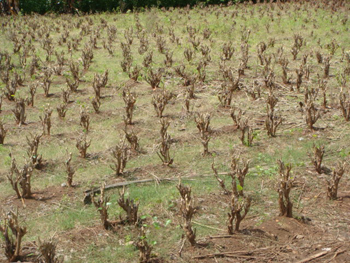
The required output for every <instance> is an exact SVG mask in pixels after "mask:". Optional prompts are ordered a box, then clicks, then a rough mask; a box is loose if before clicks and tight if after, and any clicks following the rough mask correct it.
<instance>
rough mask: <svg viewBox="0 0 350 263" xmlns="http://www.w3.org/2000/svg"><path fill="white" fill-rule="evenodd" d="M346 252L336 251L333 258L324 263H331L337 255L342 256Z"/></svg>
mask: <svg viewBox="0 0 350 263" xmlns="http://www.w3.org/2000/svg"><path fill="white" fill-rule="evenodd" d="M346 251H347V250H346V249H344V250H341V251H337V252H336V253H334V256H333V257H332V258H331V259H330V260H328V261H327V262H326V263H329V262H332V261H333V260H334V259H335V258H336V257H337V256H338V255H340V254H343V253H344V252H346Z"/></svg>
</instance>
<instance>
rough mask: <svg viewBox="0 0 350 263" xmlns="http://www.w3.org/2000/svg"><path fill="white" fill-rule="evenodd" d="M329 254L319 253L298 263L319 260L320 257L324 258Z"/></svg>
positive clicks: (325, 252)
mask: <svg viewBox="0 0 350 263" xmlns="http://www.w3.org/2000/svg"><path fill="white" fill-rule="evenodd" d="M327 253H328V251H322V252H319V253H317V254H315V255H312V256H310V257H307V258H304V259H303V260H300V261H298V262H297V263H305V262H309V261H311V260H313V259H315V258H319V257H323V256H324V255H326V254H327Z"/></svg>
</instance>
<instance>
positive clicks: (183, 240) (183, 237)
mask: <svg viewBox="0 0 350 263" xmlns="http://www.w3.org/2000/svg"><path fill="white" fill-rule="evenodd" d="M181 242H182V244H181V247H180V249H179V252H178V253H179V257H181V253H182V250H183V248H184V245H185V242H186V238H185V236H184V235H182V237H181Z"/></svg>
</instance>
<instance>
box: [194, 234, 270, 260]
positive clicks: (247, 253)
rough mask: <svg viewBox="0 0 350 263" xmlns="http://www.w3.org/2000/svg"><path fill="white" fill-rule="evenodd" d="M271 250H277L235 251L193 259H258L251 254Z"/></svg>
mask: <svg viewBox="0 0 350 263" xmlns="http://www.w3.org/2000/svg"><path fill="white" fill-rule="evenodd" d="M231 237H232V236H231ZM271 248H275V246H270V247H263V248H257V249H254V250H250V251H249V250H241V251H233V252H222V253H213V254H206V255H202V256H196V257H193V259H205V258H214V257H239V258H252V259H256V256H254V257H252V256H251V254H253V253H254V252H259V251H261V250H268V249H271ZM237 254H242V255H237Z"/></svg>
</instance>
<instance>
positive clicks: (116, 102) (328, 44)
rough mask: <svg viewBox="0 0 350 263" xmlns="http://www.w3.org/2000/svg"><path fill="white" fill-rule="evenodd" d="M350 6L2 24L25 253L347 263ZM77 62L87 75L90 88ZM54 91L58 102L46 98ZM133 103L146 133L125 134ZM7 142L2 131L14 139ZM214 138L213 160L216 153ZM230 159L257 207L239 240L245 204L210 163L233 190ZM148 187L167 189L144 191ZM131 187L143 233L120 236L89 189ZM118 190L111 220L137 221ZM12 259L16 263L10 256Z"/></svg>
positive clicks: (0, 185)
mask: <svg viewBox="0 0 350 263" xmlns="http://www.w3.org/2000/svg"><path fill="white" fill-rule="evenodd" d="M349 9H350V4H349V3H348V2H345V1H344V2H342V1H334V2H330V3H328V2H327V1H324V2H322V1H313V2H312V1H311V2H303V1H300V2H298V3H283V4H281V3H271V4H254V5H253V4H247V3H246V4H237V5H232V6H228V7H220V6H210V7H194V8H193V9H171V10H159V9H150V10H147V11H145V12H142V13H126V14H111V13H105V14H95V15H86V16H71V15H54V14H52V15H47V16H17V17H1V18H0V20H1V24H2V31H1V33H0V39H1V42H2V44H1V50H0V55H1V59H0V70H1V79H2V82H1V86H0V89H1V90H2V92H1V93H3V95H2V97H1V98H2V100H0V102H2V103H0V105H1V106H0V120H1V123H2V124H3V130H6V131H7V133H6V136H5V138H4V143H3V144H0V202H1V210H2V212H3V216H2V218H3V219H5V217H6V214H7V213H8V212H9V211H16V209H18V214H19V222H20V224H21V225H24V226H26V227H27V234H26V235H25V236H24V237H23V247H24V248H23V251H22V256H23V255H25V254H26V253H27V254H28V253H31V255H30V256H31V257H32V258H31V260H34V259H33V254H36V253H37V252H33V251H37V249H36V247H37V245H38V240H39V239H40V240H41V241H44V240H50V239H51V240H53V241H54V242H57V249H56V254H57V255H58V256H59V257H61V258H62V259H63V260H64V261H65V262H138V261H142V260H141V259H140V258H139V250H138V249H137V243H138V242H140V240H141V241H144V240H146V241H147V242H148V244H149V245H151V246H152V247H153V250H152V253H151V254H152V255H151V258H150V259H148V261H147V260H146V261H143V262H172V261H173V262H197V261H198V262H214V261H215V262H231V260H234V261H235V262H236V261H237V262H243V261H253V262H297V261H298V260H302V259H308V258H309V257H311V258H310V259H309V261H310V262H324V261H327V260H330V261H329V262H346V258H348V257H349V256H350V254H349V251H350V250H349V249H350V247H349V245H348V244H349V241H350V237H349V231H350V229H349V220H348V218H349V206H350V195H349V193H350V183H349V173H348V171H349V165H348V163H349V155H350V143H349V139H350V134H349V132H348V131H349V128H350V125H349V121H347V120H346V115H347V114H349V111H350V106H349V105H350V93H349V74H350V38H349V37H348V36H349V28H350V21H348V16H349V15H348V14H349ZM18 49H19V50H18ZM230 52H231V54H230ZM89 56H90V59H89ZM150 57H152V60H151V61H150V60H149V58H150ZM147 58H148V60H149V61H147ZM167 58H168V59H167ZM36 61H37V63H35V62H36ZM60 61H61V62H60ZM74 63H75V64H74ZM73 65H78V70H77V73H78V75H79V76H78V77H76V78H74V76H73V75H74V74H73V73H74V72H73V71H74V70H72V66H73ZM84 65H85V68H84ZM138 70H139V73H138V74H134V75H133V73H135V72H136V73H137V71H138ZM106 71H108V79H107V82H106V83H105V85H100V87H101V88H100V95H98V94H97V93H96V92H95V89H94V86H95V87H96V85H97V82H96V81H95V79H96V78H97V77H101V78H102V77H103V74H104V73H105V72H106ZM158 71H159V85H155V86H154V87H153V88H152V86H151V85H150V84H149V82H150V79H152V73H154V74H155V75H157V74H156V73H157V72H158ZM21 79H22V81H21ZM153 80H154V81H156V77H154V78H153ZM67 81H68V82H74V81H77V82H78V88H77V90H76V91H71V92H70V95H69V99H68V100H67V102H64V100H63V95H62V94H63V91H70V90H71V89H70V87H69V85H67ZM48 84H50V88H49V91H48V94H47V95H46V94H45V92H44V89H43V86H44V85H48ZM34 86H37V89H36V92H35V95H34V105H30V98H31V96H30V92H29V91H30V87H34ZM97 86H98V85H97ZM11 89H12V91H13V89H14V90H15V91H14V92H13V93H11ZM128 92H130V94H129V95H130V96H134V97H135V98H136V102H135V103H134V107H131V108H132V109H133V119H132V124H127V125H126V124H125V121H124V120H125V119H126V114H127V113H126V105H125V100H127V98H126V96H125V94H128ZM165 93H169V94H171V95H170V96H169V97H170V99H169V101H166V102H164V99H163V102H162V103H163V104H164V105H165V110H164V112H163V117H162V118H160V117H159V116H157V113H156V110H155V106H154V105H153V104H154V102H155V100H156V97H157V96H158V97H159V98H162V96H164V94H165ZM123 94H124V96H123ZM340 98H343V99H342V101H343V107H342V104H341V103H340ZM230 99H231V100H232V101H231V102H228V101H229V100H230ZM273 99H275V100H276V101H275V102H276V105H275V106H274V107H272V109H271V106H269V104H268V101H271V100H273ZM21 100H22V101H24V104H25V105H26V106H25V115H26V119H25V120H23V123H22V124H19V123H18V121H16V118H15V115H14V113H13V111H15V109H16V105H17V109H18V107H19V106H18V105H19V103H20V101H21ZM93 101H98V103H99V110H94V107H93V105H92V102H93ZM59 106H64V107H66V109H67V112H66V116H65V117H59V115H58V112H57V111H56V108H57V107H59ZM342 108H343V109H344V110H342ZM50 109H51V110H52V115H51V117H50V120H51V125H52V128H51V132H50V135H48V134H47V132H46V133H44V134H43V135H42V136H41V137H40V143H39V148H38V154H36V155H35V156H34V155H33V154H31V153H28V148H29V145H28V142H27V140H28V141H32V139H31V138H32V136H34V135H40V134H42V133H43V130H44V128H43V125H42V121H41V119H44V115H45V112H48V111H50ZM233 110H234V113H233ZM239 111H241V112H242V117H241V121H238V122H237V123H235V122H234V121H233V119H232V117H231V114H233V115H234V116H235V117H236V118H239V114H238V113H239ZM268 113H269V114H272V116H271V115H270V117H271V118H268V115H267V114H268ZM83 114H87V115H88V116H89V120H90V126H89V129H88V130H87V128H86V127H83V126H82V125H81V118H82V115H83ZM201 114H202V115H203V114H204V115H205V114H207V116H209V115H210V125H209V126H210V128H209V129H208V130H206V131H204V132H203V133H202V137H201V133H200V132H199V130H198V129H197V123H196V121H195V120H196V119H198V117H199V116H201ZM204 115H203V116H204ZM308 116H309V117H308ZM161 119H163V120H167V121H169V123H170V125H169V128H168V129H167V134H168V135H169V136H170V138H169V137H167V136H165V137H164V136H163V139H162V137H161V131H160V130H161V121H160V120H161ZM267 119H270V121H271V122H272V125H277V129H276V130H275V133H274V132H272V133H273V134H272V135H273V136H271V134H268V132H267V127H266V122H267ZM310 119H311V120H310ZM280 120H281V121H282V122H281V124H280V125H278V123H279V121H280ZM348 120H349V117H348ZM245 121H246V122H245ZM19 122H21V121H19ZM270 124H271V123H270ZM245 126H246V127H245ZM0 128H1V125H0ZM123 130H126V131H127V132H128V133H130V132H131V131H133V133H134V134H135V135H137V137H138V140H139V146H140V147H139V149H138V150H133V149H131V146H130V144H129V143H128V141H127V140H126V139H125V132H124V131H123ZM243 131H244V132H249V133H250V134H251V139H252V141H251V142H250V143H249V142H248V140H247V139H244V140H243V141H241V139H240V138H241V135H242V132H243ZM1 134H2V133H1V129H0V138H1ZM81 136H83V137H84V136H86V138H87V140H91V145H90V147H89V148H88V149H87V156H86V158H82V157H81V156H80V154H79V151H78V149H77V147H76V143H77V139H78V138H80V137H81ZM203 136H204V137H203ZM27 138H28V139H27ZM206 138H209V142H208V151H209V152H208V153H207V154H203V153H204V148H203V145H202V142H203V141H205V140H206ZM162 141H163V146H164V143H165V144H167V145H168V147H170V150H169V152H170V159H172V161H170V160H168V161H164V163H163V162H162V160H161V159H160V158H159V155H161V153H160V150H161V146H162ZM117 145H118V146H120V147H122V148H123V147H124V149H125V152H126V153H127V162H126V166H125V169H124V171H123V173H122V174H121V175H116V172H115V171H113V169H112V168H111V166H113V163H114V162H115V158H114V157H113V155H112V152H113V150H114V149H116V146H117ZM322 146H324V150H325V153H324V157H323V162H322V167H321V171H320V172H319V173H318V172H317V171H316V169H315V166H314V164H313V161H312V157H314V151H315V147H318V148H319V149H321V147H322ZM69 153H72V160H71V162H70V164H71V167H72V168H73V169H74V171H75V173H74V176H73V186H72V187H68V186H67V172H66V166H65V164H66V162H67V160H68V158H69ZM10 155H11V156H12V157H11V156H10ZM39 155H41V156H42V163H41V164H40V165H39V164H33V165H34V166H35V165H36V166H37V167H33V172H32V176H31V186H32V194H31V196H30V197H29V198H23V199H21V198H17V195H16V193H15V191H14V190H13V188H12V186H11V184H10V182H9V180H8V177H10V171H11V164H12V163H13V160H12V159H11V158H15V159H16V162H17V167H18V169H19V170H21V169H22V168H23V167H24V165H25V164H26V163H27V164H28V163H32V161H31V160H32V159H33V157H35V158H36V157H37V156H39ZM232 156H235V157H236V158H238V168H242V167H243V164H244V162H245V161H247V160H250V162H249V171H248V173H247V175H246V179H245V183H244V186H243V190H244V193H245V197H244V198H243V197H240V198H239V201H240V202H241V201H242V200H247V199H246V197H247V196H249V197H250V198H251V206H250V210H249V212H248V214H247V216H246V218H245V219H244V220H243V221H242V224H241V226H240V231H238V232H236V233H234V234H233V235H227V219H228V216H227V214H228V213H229V211H230V207H231V205H232V203H231V202H232V199H231V194H224V190H223V189H222V188H221V187H220V186H219V184H218V181H217V180H216V178H215V177H214V172H213V170H212V164H213V163H214V165H215V167H216V169H217V171H218V173H219V176H220V177H221V178H222V179H224V180H225V183H226V188H227V189H228V190H229V192H230V191H232V189H231V180H232V175H233V174H235V173H237V170H231V168H230V166H231V161H232ZM278 160H282V161H283V162H284V163H285V164H286V165H287V166H288V165H289V164H290V165H291V167H292V170H291V178H290V179H291V180H293V183H292V188H291V191H290V197H291V202H292V203H293V217H292V218H287V217H283V216H279V215H280V210H279V205H278V200H279V194H278V192H277V189H278V185H279V183H280V178H281V176H280V173H279V166H278ZM169 161H170V164H168V163H169ZM339 166H343V167H344V170H345V172H344V175H343V176H342V178H341V180H340V182H339V190H338V193H337V196H336V198H333V199H335V200H329V198H328V197H327V186H328V183H327V182H328V181H329V180H331V178H332V175H333V174H334V171H335V172H339V171H340V170H339ZM14 176H16V173H14ZM166 178H167V179H169V180H162V179H166ZM179 178H182V184H184V185H187V186H190V187H191V188H192V197H193V200H194V201H193V204H192V206H193V207H195V210H196V211H195V213H194V215H193V217H192V221H191V224H192V227H193V228H195V229H196V235H197V236H196V240H197V245H195V246H191V245H190V243H189V242H188V241H186V236H185V234H184V230H183V227H184V224H185V222H184V219H183V215H182V212H181V207H182V205H183V202H182V201H181V197H180V194H179V191H178V189H177V188H176V186H177V185H178V183H179ZM142 179H154V180H153V181H151V182H147V183H138V182H137V181H139V180H142ZM129 181H130V182H131V181H135V183H132V184H130V185H128V186H127V187H126V188H125V197H128V198H130V199H133V200H134V201H135V202H136V203H139V210H138V217H139V223H138V224H136V225H129V224H121V223H120V224H117V223H115V224H114V229H113V230H106V229H104V228H103V227H102V225H101V221H100V215H99V212H100V211H101V208H100V209H96V208H95V207H94V205H91V204H84V203H83V199H84V191H85V190H88V189H91V188H98V187H100V186H101V184H102V183H103V182H105V183H106V185H111V184H116V183H121V182H129ZM238 189H241V186H240V185H239V186H238ZM120 191H121V188H114V189H111V190H106V192H105V195H106V196H108V197H110V200H109V202H108V204H107V207H108V213H109V219H110V220H111V221H113V222H115V221H118V220H119V221H122V220H120V219H124V218H125V217H126V213H125V212H124V211H123V209H122V208H121V207H120V206H119V205H118V199H119V197H120ZM98 198H99V196H96V198H95V199H96V200H97V199H98ZM236 205H237V203H236ZM119 221H118V222H119ZM0 223H1V224H2V225H3V221H0ZM141 226H143V229H144V231H145V233H144V234H140V233H141V232H140V231H141ZM140 235H141V236H142V237H141V238H140ZM144 237H146V238H144ZM2 240H3V241H4V238H2ZM3 243H5V242H3ZM31 248H32V249H34V250H30V249H31ZM26 249H27V250H29V252H28V251H27V250H26ZM2 251H4V247H3V249H2ZM21 259H23V260H24V259H25V257H22V258H21ZM0 261H4V262H6V257H5V254H4V253H3V252H1V253H0ZM303 262H306V261H303Z"/></svg>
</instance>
